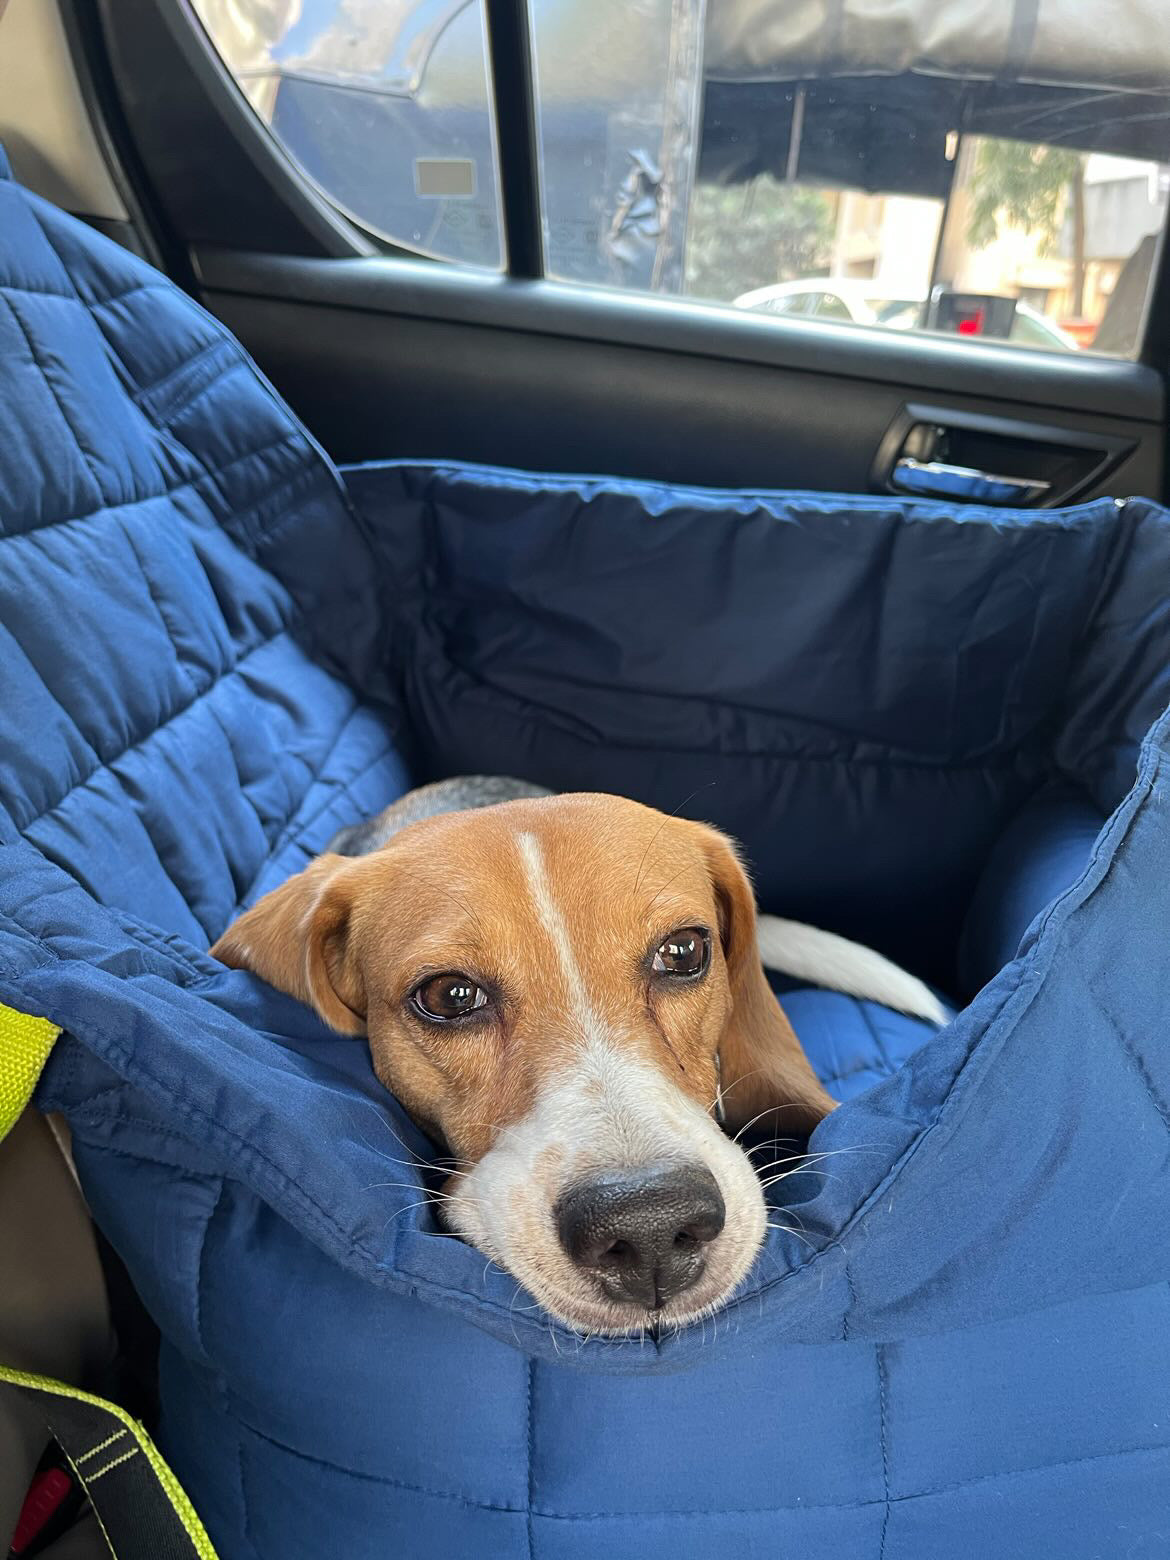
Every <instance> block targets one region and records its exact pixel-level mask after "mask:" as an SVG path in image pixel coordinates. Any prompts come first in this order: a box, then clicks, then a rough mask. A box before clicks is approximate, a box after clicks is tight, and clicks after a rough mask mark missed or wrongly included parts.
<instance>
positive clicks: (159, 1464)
mask: <svg viewBox="0 0 1170 1560" xmlns="http://www.w3.org/2000/svg"><path fill="white" fill-rule="evenodd" d="M0 1382H7V1383H8V1384H9V1385H10V1386H13V1387H29V1388H31V1389H32V1390H33V1391H36V1392H49V1393H52V1394H53V1396H54V1397H64V1398H72V1399H73V1400H74V1401H75V1402H78V1403H90V1404H92V1405H93V1407H94V1408H100V1409H103V1410H104V1411H105V1412H106V1413H107V1414H110V1415H111V1416H112V1417H113V1418H115V1419H117V1420H118V1421H119V1422H120V1423H121V1424H122V1425H123V1426H124V1428H125V1429H127V1430H128V1431H129V1432H130V1434H131V1435H132V1436H133V1437H134V1439H135V1441H136V1442H137V1443H138V1450H139V1451H140V1452H142V1454H143V1456H144V1457H145V1458H146V1460H147V1462H149V1464H150V1466H151V1468H152V1469H153V1471H154V1475H155V1477H156V1478H157V1479H158V1482H159V1484H160V1485H161V1486H162V1488H163V1490H164V1491H165V1493H166V1496H167V1499H168V1500H169V1501H170V1503H171V1505H172V1506H173V1507H174V1508H175V1515H176V1516H177V1517H178V1519H179V1521H180V1522H181V1523H182V1524H183V1527H184V1528H185V1530H186V1533H187V1537H188V1538H189V1539H190V1540H191V1544H192V1546H193V1548H194V1550H195V1553H196V1554H197V1555H198V1556H199V1560H218V1557H217V1555H216V1553H215V1550H214V1549H213V1548H212V1544H211V1540H210V1539H209V1538H208V1536H207V1532H206V1529H205V1528H204V1526H203V1524H202V1522H200V1520H199V1518H198V1517H197V1516H196V1515H195V1508H194V1506H192V1504H191V1502H190V1501H189V1500H188V1499H187V1496H186V1494H185V1493H184V1491H183V1487H182V1485H181V1484H180V1483H179V1481H178V1479H176V1478H175V1476H174V1474H173V1473H172V1472H171V1470H170V1468H168V1466H167V1464H166V1463H165V1461H164V1460H163V1456H162V1453H161V1452H160V1451H159V1449H158V1447H157V1446H155V1444H154V1442H153V1441H152V1440H151V1439H150V1437H149V1436H148V1435H147V1433H146V1431H145V1430H144V1429H143V1427H142V1425H140V1424H139V1422H138V1420H137V1419H135V1418H133V1416H132V1415H130V1414H128V1413H127V1412H126V1410H125V1409H124V1408H119V1406H118V1404H117V1403H110V1402H107V1400H106V1399H105V1398H100V1397H94V1396H93V1394H92V1393H90V1392H82V1391H81V1389H80V1388H79V1387H71V1386H69V1385H68V1384H67V1383H66V1382H63V1381H54V1380H53V1379H52V1378H51V1377H49V1376H32V1375H29V1373H28V1372H27V1371H23V1370H10V1369H9V1368H8V1367H7V1366H5V1365H0ZM124 1444H125V1443H123V1445H124ZM103 1471H105V1472H108V1471H109V1469H108V1467H107V1468H106V1469H104V1470H103Z"/></svg>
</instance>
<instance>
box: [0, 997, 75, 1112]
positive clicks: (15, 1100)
mask: <svg viewBox="0 0 1170 1560" xmlns="http://www.w3.org/2000/svg"><path fill="white" fill-rule="evenodd" d="M60 1033H61V1031H60V1029H59V1028H58V1027H57V1025H56V1024H50V1022H49V1020H48V1019H47V1018H37V1017H36V1015H35V1014H33V1013H18V1012H17V1010H16V1009H15V1008H10V1007H5V1006H4V1005H3V1004H2V1003H0V1141H3V1139H4V1138H6V1137H7V1136H8V1134H9V1132H10V1131H11V1130H12V1128H13V1127H14V1126H15V1125H16V1121H17V1117H18V1116H19V1115H20V1114H21V1112H22V1111H23V1110H24V1107H25V1106H26V1105H27V1104H28V1102H29V1100H30V1099H31V1098H32V1092H33V1090H34V1089H35V1088H36V1086H37V1079H38V1078H39V1077H40V1076H41V1071H42V1069H43V1067H44V1065H45V1063H46V1062H47V1061H48V1059H49V1052H50V1051H51V1050H52V1049H53V1041H54V1040H56V1038H57V1036H58V1035H59V1034H60Z"/></svg>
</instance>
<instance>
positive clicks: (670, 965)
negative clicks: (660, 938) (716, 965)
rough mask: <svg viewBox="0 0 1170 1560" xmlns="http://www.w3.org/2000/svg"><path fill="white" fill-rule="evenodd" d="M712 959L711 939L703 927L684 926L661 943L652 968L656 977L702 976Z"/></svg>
mask: <svg viewBox="0 0 1170 1560" xmlns="http://www.w3.org/2000/svg"><path fill="white" fill-rule="evenodd" d="M710 958H711V938H710V936H709V935H708V934H707V933H706V932H705V931H704V930H703V928H702V927H701V926H683V927H680V929H679V930H678V931H677V932H671V934H670V936H669V937H668V938H667V939H666V941H665V942H663V943H660V944H659V946H658V950H657V952H656V953H655V955H654V962H653V965H652V966H651V967H652V969H653V970H654V973H655V974H656V975H690V976H692V977H693V976H696V975H702V974H703V973H704V971H705V970H706V968H707V964H708V962H709V960H710Z"/></svg>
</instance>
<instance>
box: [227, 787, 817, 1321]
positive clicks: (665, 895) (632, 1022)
mask: <svg viewBox="0 0 1170 1560" xmlns="http://www.w3.org/2000/svg"><path fill="white" fill-rule="evenodd" d="M213 952H214V953H215V954H216V955H217V956H218V957H220V958H221V959H223V960H224V961H225V962H226V963H229V964H234V965H237V966H240V967H246V968H248V969H252V970H254V971H255V972H256V973H257V974H259V975H261V976H262V977H263V978H264V979H266V980H268V981H269V982H270V983H271V984H273V985H275V986H278V987H280V988H281V989H282V990H285V991H288V992H290V993H292V994H293V995H294V996H297V997H299V998H300V999H301V1000H302V1001H305V1002H309V1003H311V1004H312V1005H313V1006H314V1007H316V1008H317V1010H318V1011H319V1012H320V1014H321V1015H322V1017H324V1019H325V1020H326V1021H327V1022H328V1023H330V1024H331V1025H333V1026H334V1027H335V1028H337V1029H340V1030H342V1031H343V1032H347V1033H360V1032H362V1031H364V1032H365V1033H366V1034H367V1035H368V1037H369V1043H370V1049H371V1052H372V1055H373V1060H374V1066H375V1070H376V1071H377V1074H378V1076H379V1078H380V1079H381V1080H382V1082H383V1083H384V1084H385V1085H386V1087H387V1088H388V1089H390V1090H391V1092H392V1093H394V1094H395V1095H396V1096H397V1097H398V1099H400V1100H401V1101H402V1103H403V1105H404V1106H405V1107H406V1109H407V1110H408V1111H410V1113H411V1114H412V1115H413V1116H414V1118H415V1119H416V1120H417V1121H418V1122H419V1123H420V1124H421V1125H422V1126H423V1127H424V1128H426V1129H427V1130H429V1131H430V1132H431V1133H432V1134H433V1135H434V1136H435V1137H436V1138H439V1139H441V1140H442V1141H443V1142H444V1143H445V1144H446V1145H447V1147H448V1148H449V1149H450V1152H451V1154H452V1155H453V1156H454V1157H455V1158H456V1160H457V1161H459V1162H460V1163H461V1165H462V1167H463V1172H464V1173H462V1174H458V1175H454V1176H452V1177H451V1179H450V1181H449V1182H448V1185H447V1187H446V1191H447V1193H448V1200H447V1201H446V1202H445V1204H444V1221H445V1223H446V1224H447V1225H448V1227H449V1228H450V1229H452V1230H453V1231H454V1232H456V1233H458V1234H460V1235H462V1236H464V1237H465V1238H466V1239H467V1240H469V1241H471V1242H472V1243H473V1244H474V1245H476V1246H478V1247H479V1248H480V1250H481V1251H483V1252H484V1253H485V1254H486V1255H488V1256H490V1257H492V1258H493V1259H494V1260H495V1261H496V1262H498V1263H499V1264H500V1265H501V1266H503V1267H505V1268H507V1269H508V1271H509V1272H511V1273H512V1274H513V1275H514V1276H515V1277H516V1278H518V1279H519V1280H521V1282H522V1283H523V1284H524V1285H525V1286H526V1287H527V1288H528V1289H529V1290H531V1292H532V1293H533V1294H534V1295H535V1296H536V1297H537V1299H539V1300H540V1301H541V1302H542V1303H543V1304H544V1305H545V1306H546V1308H547V1309H548V1310H549V1311H551V1312H552V1313H553V1314H554V1315H556V1316H558V1317H559V1318H561V1319H562V1320H563V1321H565V1322H567V1323H569V1324H570V1325H572V1326H574V1327H577V1328H580V1329H581V1330H583V1331H588V1332H597V1331H601V1332H626V1331H637V1330H640V1329H642V1328H644V1327H645V1326H646V1325H647V1324H648V1323H650V1322H655V1323H663V1322H666V1323H675V1324H677V1323H681V1322H684V1321H687V1320H690V1319H692V1318H694V1317H697V1316H699V1315H701V1314H703V1313H704V1312H706V1311H708V1310H710V1309H712V1308H714V1307H716V1306H718V1305H719V1304H720V1303H722V1301H724V1300H725V1299H726V1298H727V1296H728V1295H729V1294H730V1293H731V1291H732V1290H733V1289H734V1288H735V1287H736V1285H737V1284H738V1283H739V1282H740V1280H741V1279H742V1278H743V1277H744V1276H745V1274H746V1273H747V1271H748V1268H749V1267H750V1266H751V1263H752V1260H753V1258H754V1257H755V1254H756V1252H757V1250H758V1248H759V1246H760V1243H761V1241H762V1239H763V1235H764V1231H765V1228H766V1219H765V1211H764V1201H763V1196H762V1193H761V1190H760V1186H759V1182H758V1180H757V1178H756V1176H755V1174H754V1172H753V1170H752V1167H751V1164H750V1163H749V1161H748V1159H747V1157H746V1155H745V1154H744V1153H743V1152H742V1151H741V1150H740V1149H739V1148H738V1147H736V1145H735V1144H734V1143H733V1142H732V1141H731V1140H730V1139H729V1138H728V1137H727V1136H726V1134H725V1133H724V1132H723V1131H722V1130H721V1129H720V1127H719V1125H718V1124H717V1123H716V1121H715V1119H714V1109H715V1103H716V1093H717V1088H718V1086H719V1081H720V1077H721V1084H722V1091H723V1098H724V1102H725V1108H726V1114H727V1122H728V1125H729V1126H731V1127H732V1128H734V1127H735V1126H736V1125H739V1124H743V1123H745V1122H747V1121H749V1120H751V1119H752V1118H754V1117H756V1116H758V1115H760V1113H761V1112H763V1113H765V1114H767V1113H768V1112H769V1111H771V1110H775V1112H776V1118H775V1120H776V1124H777V1125H778V1126H779V1128H780V1129H781V1130H782V1131H785V1132H787V1133H789V1134H791V1133H800V1132H806V1131H808V1130H809V1129H810V1128H811V1127H812V1126H813V1125H814V1124H815V1123H816V1122H817V1121H819V1120H820V1119H821V1117H822V1116H823V1115H825V1113H826V1112H827V1111H828V1110H830V1109H831V1108H832V1101H831V1100H830V1099H829V1097H828V1096H827V1095H826V1094H825V1093H824V1091H823V1090H822V1088H821V1086H820V1084H819V1083H818V1081H817V1079H816V1077H815V1075H814V1074H813V1072H812V1069H811V1068H810V1067H809V1064H808V1062H807V1060H806V1058H805V1057H804V1054H803V1052H802V1051H801V1050H800V1047H799V1045H798V1043H797V1041H796V1039H795V1036H794V1035H793V1033H792V1030H791V1029H790V1027H789V1026H788V1023H787V1021H786V1020H785V1018H784V1015H783V1013H782V1012H781V1010H780V1008H779V1006H778V1004H777V1003H776V1001H775V999H774V998H773V996H772V994H771V992H770V990H769V988H768V986H767V983H766V981H765V979H764V975H763V971H762V969H761V967H760V962H759V957H758V954H757V952H756V945H755V909H754V902H753V898H752V893H751V888H750V885H749V884H748V881H747V878H746V876H745V875H744V872H743V869H742V868H741V867H740V865H739V863H738V861H737V860H736V857H735V855H734V852H733V851H732V849H731V847H730V845H729V844H728V842H727V841H726V840H725V839H724V838H723V837H722V836H721V835H719V834H717V833H716V832H715V831H714V830H711V829H708V828H705V827H704V826H703V825H700V824H694V823H689V822H686V821H684V820H680V819H675V818H667V817H664V816H663V815H662V814H661V813H657V812H654V811H652V810H651V809H649V808H646V807H642V806H639V805H638V804H637V803H634V802H629V801H625V800H622V799H620V798H617V797H611V796H600V795H571V796H558V797H551V798H548V799H544V800H537V801H516V802H507V803H504V804H502V805H499V806H496V807H487V808H482V809H479V810H477V811H474V812H463V813H452V814H447V815H445V816H441V817H436V818H429V819H426V820H424V821H422V822H420V823H416V824H413V825H411V826H410V827H408V828H406V829H404V830H403V831H402V832H401V833H400V834H398V835H396V836H395V837H394V838H393V839H392V840H391V841H390V842H389V844H387V845H385V846H383V847H382V849H380V850H378V851H376V852H374V853H373V854H371V855H369V856H364V857H357V858H345V857H339V856H323V857H320V858H319V859H318V860H317V861H316V862H314V863H313V864H312V865H311V866H310V867H308V868H307V869H306V870H305V871H304V872H303V873H301V874H300V875H299V876H298V877H296V878H294V879H292V880H291V881H290V882H289V883H287V884H286V885H285V886H284V887H283V888H281V889H278V890H276V891H275V893H273V894H269V895H268V896H267V897H266V898H265V899H263V900H261V901H260V902H259V904H257V905H256V906H255V907H254V908H253V909H252V910H250V911H248V912H247V914H245V915H244V916H243V917H242V918H241V919H240V921H238V922H237V923H236V924H235V925H234V926H233V927H232V928H230V929H229V931H228V932H226V933H225V934H224V936H223V937H222V938H221V939H220V941H219V942H218V943H217V944H216V947H215V948H214V950H213Z"/></svg>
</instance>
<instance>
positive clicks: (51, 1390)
mask: <svg viewBox="0 0 1170 1560" xmlns="http://www.w3.org/2000/svg"><path fill="white" fill-rule="evenodd" d="M0 1385H7V1386H8V1387H9V1388H11V1389H14V1390H15V1391H17V1392H21V1393H23V1394H24V1395H25V1396H26V1397H29V1398H31V1399H33V1400H34V1401H35V1402H36V1403H37V1406H38V1408H39V1410H40V1411H41V1413H42V1414H43V1416H44V1419H45V1423H46V1425H47V1427H48V1430H49V1433H50V1434H51V1435H52V1437H53V1439H54V1440H55V1441H56V1442H57V1444H58V1446H60V1448H61V1450H62V1451H63V1452H64V1453H65V1456H66V1458H67V1459H68V1462H69V1466H70V1467H71V1468H72V1469H73V1472H74V1474H75V1475H76V1477H77V1479H78V1482H79V1483H80V1484H81V1486H82V1487H83V1489H84V1490H85V1493H86V1494H87V1495H88V1496H89V1500H90V1504H91V1505H92V1506H93V1509H94V1514H95V1515H96V1517H97V1520H98V1522H99V1524H100V1526H101V1530H102V1532H103V1533H104V1534H105V1538H106V1543H107V1544H109V1546H110V1553H111V1555H113V1556H114V1560H216V1554H215V1550H214V1549H213V1548H212V1547H211V1540H210V1539H209V1538H208V1536H207V1534H206V1533H205V1532H204V1530H203V1524H202V1523H201V1522H200V1520H199V1518H198V1517H197V1516H196V1515H195V1512H194V1509H193V1507H192V1505H191V1502H190V1501H189V1500H188V1499H187V1497H186V1495H184V1494H183V1491H182V1488H181V1487H180V1485H179V1481H178V1480H177V1479H176V1478H175V1476H174V1474H173V1473H172V1472H171V1470H170V1469H169V1468H168V1467H167V1465H166V1463H165V1462H164V1461H163V1459H162V1457H161V1455H160V1454H159V1451H158V1449H157V1448H156V1446H155V1444H154V1442H153V1441H152V1440H151V1439H150V1437H149V1436H148V1435H147V1433H146V1431H145V1430H144V1429H143V1428H142V1426H141V1425H140V1424H139V1423H138V1421H137V1420H136V1419H133V1418H132V1417H131V1416H130V1415H129V1414H128V1413H127V1412H126V1410H125V1409H123V1408H119V1407H118V1405H117V1404H116V1403H107V1402H105V1400H104V1399H102V1398H98V1397H93V1396H91V1395H90V1393H88V1392H81V1391H79V1390H78V1389H77V1388H76V1387H70V1386H66V1385H65V1383H64V1382H61V1381H50V1380H49V1379H48V1377H46V1376H29V1375H27V1374H26V1373H25V1372H24V1371H19V1370H8V1369H6V1368H5V1367H4V1366H2V1365H0Z"/></svg>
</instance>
